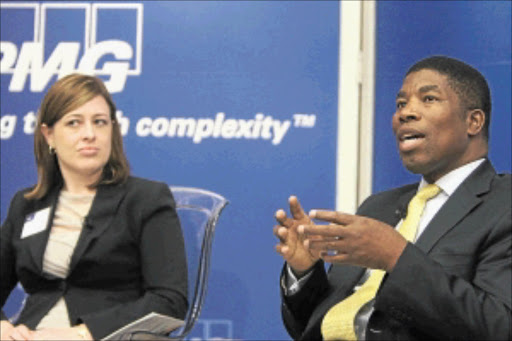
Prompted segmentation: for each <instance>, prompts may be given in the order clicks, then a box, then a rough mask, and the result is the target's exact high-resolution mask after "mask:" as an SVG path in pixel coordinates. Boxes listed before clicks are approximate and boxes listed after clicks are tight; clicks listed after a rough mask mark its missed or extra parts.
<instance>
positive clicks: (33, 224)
mask: <svg viewBox="0 0 512 341" xmlns="http://www.w3.org/2000/svg"><path fill="white" fill-rule="evenodd" d="M49 216H50V207H47V208H44V209H42V210H39V211H37V212H34V213H32V214H29V215H28V216H26V217H25V224H24V225H23V230H22V232H21V239H23V238H27V237H29V236H31V235H33V234H36V233H39V232H42V231H44V230H45V229H46V226H47V225H48V217H49Z"/></svg>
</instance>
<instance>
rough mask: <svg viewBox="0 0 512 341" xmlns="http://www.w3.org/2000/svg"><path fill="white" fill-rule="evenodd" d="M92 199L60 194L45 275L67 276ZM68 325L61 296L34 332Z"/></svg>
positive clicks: (46, 253) (64, 303) (86, 196)
mask: <svg viewBox="0 0 512 341" xmlns="http://www.w3.org/2000/svg"><path fill="white" fill-rule="evenodd" d="M93 199H94V194H73V193H70V192H68V191H64V190H62V191H61V192H60V195H59V200H58V202H57V208H56V210H55V216H54V218H53V225H52V228H51V231H50V236H49V239H48V244H47V246H46V251H45V253H44V257H43V271H44V272H46V273H49V274H52V275H54V276H57V277H60V278H66V277H67V275H68V272H69V264H70V263H71V256H72V255H73V251H74V250H75V246H76V243H77V242H78V238H79V237H80V233H81V232H82V227H83V223H84V219H85V217H86V216H87V213H88V212H89V209H90V208H91V205H92V201H93ZM70 326H71V324H70V321H69V315H68V309H67V306H66V301H65V299H64V297H61V298H60V299H59V300H58V301H57V303H56V304H55V305H54V306H53V308H52V309H50V311H49V312H48V313H47V314H46V315H45V317H43V319H42V320H41V321H40V322H39V324H38V325H37V327H36V329H43V328H65V327H70Z"/></svg>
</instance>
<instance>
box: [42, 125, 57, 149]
mask: <svg viewBox="0 0 512 341" xmlns="http://www.w3.org/2000/svg"><path fill="white" fill-rule="evenodd" d="M41 133H42V134H43V136H44V139H45V140H46V143H48V145H49V146H50V147H52V148H55V145H54V144H53V128H51V127H48V126H47V125H46V124H44V123H43V124H41Z"/></svg>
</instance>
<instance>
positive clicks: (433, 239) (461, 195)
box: [416, 160, 496, 253]
mask: <svg viewBox="0 0 512 341" xmlns="http://www.w3.org/2000/svg"><path fill="white" fill-rule="evenodd" d="M495 174H496V172H495V171H494V168H493V167H492V165H491V164H490V162H489V161H488V160H486V161H485V162H484V163H483V164H482V165H480V166H479V167H478V168H477V169H476V170H475V171H474V172H473V174H471V175H470V176H469V177H468V178H467V179H466V180H465V181H464V182H463V183H462V184H461V185H460V186H459V187H458V188H457V190H456V191H455V192H454V193H453V194H452V195H451V196H450V198H449V199H448V201H447V202H446V203H445V204H444V205H443V207H442V208H441V209H440V210H439V212H437V214H436V215H435V216H434V218H433V219H432V220H431V221H430V223H429V224H428V226H427V228H426V229H425V232H423V234H422V235H421V236H420V238H419V239H418V240H417V241H416V246H418V247H419V248H420V249H421V250H423V251H424V252H425V253H428V252H430V250H431V249H432V248H433V247H434V245H435V244H436V243H437V241H438V240H439V239H440V238H442V237H443V236H444V235H445V234H446V233H447V232H448V231H449V230H451V229H452V228H453V227H454V226H455V225H456V224H457V223H458V222H459V221H460V220H462V219H463V218H464V217H465V216H466V215H467V214H468V213H469V212H470V211H471V210H472V209H473V208H474V207H476V206H477V205H479V204H480V203H481V201H482V200H481V199H480V197H479V196H480V195H481V194H482V193H485V192H488V191H489V189H490V184H491V181H492V178H493V177H494V175H495Z"/></svg>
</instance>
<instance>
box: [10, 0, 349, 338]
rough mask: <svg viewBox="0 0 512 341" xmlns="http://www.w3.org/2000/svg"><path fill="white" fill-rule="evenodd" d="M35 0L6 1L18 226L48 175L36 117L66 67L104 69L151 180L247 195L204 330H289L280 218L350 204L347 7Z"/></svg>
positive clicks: (237, 200) (264, 334)
mask: <svg viewBox="0 0 512 341" xmlns="http://www.w3.org/2000/svg"><path fill="white" fill-rule="evenodd" d="M110 3H112V2H110ZM29 4H32V6H25V7H22V6H21V5H20V4H19V3H16V2H14V3H8V2H6V3H4V2H2V12H1V40H2V60H1V62H2V76H1V91H2V101H1V113H2V141H1V148H2V153H1V164H2V167H1V199H2V202H1V216H2V217H1V218H2V220H3V219H5V215H6V210H7V207H8V204H9V200H10V198H11V197H12V196H13V194H14V193H15V191H16V190H18V189H20V188H22V187H24V186H29V185H31V184H33V183H34V182H35V179H36V178H35V168H34V162H33V156H32V148H33V147H32V143H33V142H32V131H33V126H32V127H31V126H30V122H29V121H31V118H32V117H33V115H31V114H29V113H30V112H35V111H36V110H37V107H38V105H39V102H40V101H41V99H42V97H43V94H44V92H45V91H46V90H47V89H48V87H49V86H50V85H51V84H52V83H53V82H54V81H55V80H56V78H57V74H58V73H59V72H60V70H63V71H62V72H63V73H64V72H65V71H72V70H74V69H77V68H83V69H85V70H88V68H89V70H90V69H92V70H93V72H94V73H95V74H99V75H101V76H102V77H103V78H104V79H105V80H106V81H107V84H108V85H109V86H110V89H111V90H112V91H114V92H115V93H114V94H113V97H114V100H115V101H116V104H117V106H118V109H119V111H121V112H122V116H121V117H122V118H121V119H120V122H121V126H122V128H123V129H125V133H126V134H125V136H124V142H125V148H126V152H127V154H128V159H129V160H130V164H131V168H132V171H133V173H134V174H135V175H138V176H142V177H147V178H151V179H155V180H160V181H165V182H167V183H169V184H170V185H181V186H194V187H201V188H205V189H209V190H212V191H215V192H218V193H220V194H222V195H224V196H225V197H226V198H228V199H229V200H230V202H231V203H230V205H229V206H228V207H227V208H226V210H225V211H224V213H223V216H222V217H221V219H220V221H219V225H218V228H217V233H216V236H215V240H214V245H213V256H212V257H213V258H212V266H211V273H210V282H209V289H208V295H207V298H206V302H205V306H204V310H203V312H202V315H201V319H200V321H199V323H198V325H197V327H196V328H195V330H194V331H193V333H192V334H191V337H200V338H207V337H223V338H225V337H233V338H240V339H282V338H286V337H287V336H286V333H285V331H284V329H283V327H282V325H281V323H280V317H279V316H280V313H279V307H280V305H279V287H278V277H279V272H280V268H281V266H282V261H281V258H280V257H279V256H278V255H277V254H276V253H275V251H274V245H275V243H276V242H275V239H274V237H273V235H272V228H273V226H274V224H275V221H274V219H273V215H274V212H275V211H276V210H277V209H278V208H279V207H284V206H285V205H286V203H287V198H288V196H289V195H290V194H292V193H294V194H297V195H298V196H299V197H301V198H303V200H304V202H305V205H307V206H308V207H311V206H313V204H315V205H320V206H321V207H333V206H334V193H335V157H334V156H335V152H336V126H337V91H338V83H337V81H338V75H337V70H338V34H339V32H338V31H339V4H338V3H337V2H297V3H293V2H227V1H226V2H223V1H220V2H208V1H199V2H187V1H183V2H178V1H169V2H161V1H149V2H134V3H128V5H126V4H125V3H120V2H114V3H112V4H113V5H105V4H104V3H102V2H94V3H93V4H92V5H91V4H87V3H81V2H73V3H71V2H59V3H57V4H55V2H54V3H50V4H49V3H47V2H41V3H39V2H32V3H29ZM37 13H39V16H40V19H39V20H35V19H37V18H38V16H37V15H38V14H37ZM34 41H35V42H36V43H34ZM11 117H16V118H17V121H16V122H15V123H16V124H15V125H14V124H13V123H12V119H11ZM25 122H28V123H27V124H25ZM25 128H26V129H25ZM30 128H32V130H30Z"/></svg>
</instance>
